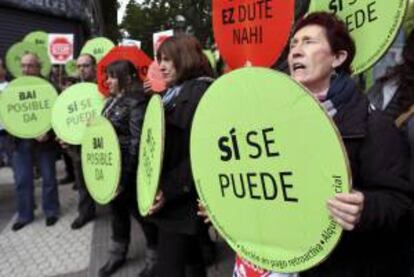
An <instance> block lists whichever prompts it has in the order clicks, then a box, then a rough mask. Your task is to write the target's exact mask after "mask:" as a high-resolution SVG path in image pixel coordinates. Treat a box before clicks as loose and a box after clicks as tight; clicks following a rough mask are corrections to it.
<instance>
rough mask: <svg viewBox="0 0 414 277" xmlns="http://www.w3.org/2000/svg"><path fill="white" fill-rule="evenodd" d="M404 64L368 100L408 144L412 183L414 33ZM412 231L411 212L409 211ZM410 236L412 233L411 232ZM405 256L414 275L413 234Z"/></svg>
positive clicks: (413, 180)
mask: <svg viewBox="0 0 414 277" xmlns="http://www.w3.org/2000/svg"><path fill="white" fill-rule="evenodd" d="M402 59H403V62H402V63H401V64H398V65H396V66H395V67H393V68H392V69H391V70H390V72H389V73H388V74H387V75H385V76H384V77H382V78H380V79H379V80H378V81H376V82H375V84H374V85H373V86H372V87H371V88H370V89H369V90H368V94H367V95H368V98H369V100H370V103H371V106H372V107H373V109H375V110H379V111H383V112H384V114H386V115H387V116H388V117H390V118H391V119H392V120H395V123H396V125H397V126H398V127H399V129H400V131H401V133H402V134H403V135H404V138H405V139H406V140H407V142H408V144H409V152H408V153H409V172H410V181H411V184H413V183H414V32H411V34H410V35H409V36H408V37H407V39H406V41H405V45H404V48H403V51H402ZM411 217H412V223H411V224H412V226H411V227H412V228H413V230H414V209H413V210H412V212H411ZM411 234H412V232H411ZM409 243H410V245H411V247H410V248H411V249H410V252H409V253H408V254H407V260H408V262H409V264H410V268H411V272H410V273H411V275H410V276H414V235H411V240H410V242H409Z"/></svg>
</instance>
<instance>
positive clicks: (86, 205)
mask: <svg viewBox="0 0 414 277" xmlns="http://www.w3.org/2000/svg"><path fill="white" fill-rule="evenodd" d="M79 149H80V148H79V146H69V148H68V151H67V153H68V155H69V156H70V158H71V162H73V171H74V174H75V184H76V186H77V187H78V193H79V202H78V214H79V215H78V216H79V217H80V218H88V217H94V216H95V201H94V200H93V198H92V197H91V195H90V194H89V191H88V189H87V188H86V184H85V179H84V177H83V171H82V163H81V157H80V150H79Z"/></svg>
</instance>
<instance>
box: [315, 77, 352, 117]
mask: <svg viewBox="0 0 414 277" xmlns="http://www.w3.org/2000/svg"><path fill="white" fill-rule="evenodd" d="M356 90H357V85H356V83H355V81H354V80H353V79H352V78H351V77H350V76H349V75H348V74H346V73H344V72H342V73H340V74H339V75H333V76H332V77H331V85H330V87H329V90H328V94H327V96H326V99H325V100H323V101H321V104H322V106H323V107H324V108H325V110H326V111H327V113H328V114H329V116H330V117H334V116H335V115H336V113H337V112H338V110H339V109H340V108H341V107H342V106H343V105H344V104H346V103H347V102H348V101H349V100H350V99H351V97H352V94H353V93H354V92H355V91H356Z"/></svg>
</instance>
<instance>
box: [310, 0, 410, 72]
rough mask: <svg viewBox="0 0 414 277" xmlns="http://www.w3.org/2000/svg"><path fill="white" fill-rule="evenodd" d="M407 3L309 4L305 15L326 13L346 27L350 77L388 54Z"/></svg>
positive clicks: (332, 0) (327, 0)
mask: <svg viewBox="0 0 414 277" xmlns="http://www.w3.org/2000/svg"><path fill="white" fill-rule="evenodd" d="M407 3H408V1H407V0H392V1H368V0H366V1H361V0H359V1H357V0H313V1H312V2H311V5H310V7H309V12H314V11H329V12H333V13H335V14H336V15H338V16H339V17H340V18H341V19H342V20H343V21H344V22H345V24H346V25H347V27H348V30H349V32H350V33H351V35H352V37H353V38H354V40H355V44H356V49H357V51H356V56H355V59H354V61H353V63H352V67H353V70H354V74H358V73H361V72H363V71H365V70H366V69H368V68H369V67H371V66H372V65H373V64H374V63H376V62H377V61H378V60H379V59H380V58H381V56H382V55H383V54H384V53H385V52H386V51H387V50H388V48H389V47H390V45H391V43H392V42H393V41H394V38H395V36H396V35H397V33H398V30H399V28H400V26H401V24H402V21H403V18H404V14H405V10H406V7H407Z"/></svg>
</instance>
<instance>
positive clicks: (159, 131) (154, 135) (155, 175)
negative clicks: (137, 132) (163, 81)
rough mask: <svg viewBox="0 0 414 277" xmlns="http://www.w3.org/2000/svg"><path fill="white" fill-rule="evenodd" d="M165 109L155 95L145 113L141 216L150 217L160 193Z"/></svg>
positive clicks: (140, 167) (139, 180) (140, 166)
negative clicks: (149, 213) (156, 197)
mask: <svg viewBox="0 0 414 277" xmlns="http://www.w3.org/2000/svg"><path fill="white" fill-rule="evenodd" d="M164 138H165V122H164V107H163V104H162V101H161V97H160V96H159V95H153V96H152V98H151V101H150V102H149V103H148V107H147V110H146V112H145V118H144V124H143V126H142V134H141V141H140V147H139V163H138V174H137V198H138V208H139V212H140V213H141V215H143V216H146V215H148V212H149V209H150V207H151V206H152V204H153V203H154V200H155V196H156V194H157V191H158V183H159V179H160V175H161V168H162V161H163V155H164Z"/></svg>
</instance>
